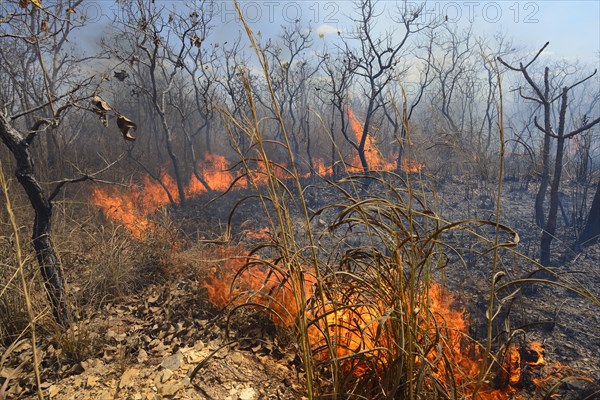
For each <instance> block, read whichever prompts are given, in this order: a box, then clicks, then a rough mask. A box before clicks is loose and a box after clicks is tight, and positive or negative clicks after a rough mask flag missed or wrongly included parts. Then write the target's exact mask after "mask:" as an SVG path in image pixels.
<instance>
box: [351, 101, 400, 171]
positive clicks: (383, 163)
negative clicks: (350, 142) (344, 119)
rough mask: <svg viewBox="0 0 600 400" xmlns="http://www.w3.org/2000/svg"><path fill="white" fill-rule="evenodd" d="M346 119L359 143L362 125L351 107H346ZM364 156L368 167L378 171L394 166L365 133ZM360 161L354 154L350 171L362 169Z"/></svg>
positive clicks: (389, 169) (373, 140)
mask: <svg viewBox="0 0 600 400" xmlns="http://www.w3.org/2000/svg"><path fill="white" fill-rule="evenodd" d="M348 119H349V120H350V127H351V128H352V131H353V132H354V136H355V138H356V142H357V143H359V142H360V140H361V137H362V133H363V128H364V125H363V123H362V122H360V121H359V120H358V118H357V117H356V115H355V114H354V111H352V109H351V108H348ZM364 151H365V158H366V160H367V164H368V165H369V168H371V169H373V170H380V171H391V170H393V169H394V168H395V165H394V163H391V162H389V161H387V160H386V159H385V157H383V155H382V154H381V152H380V151H379V149H378V147H377V144H376V143H375V139H374V138H373V136H371V135H367V137H366V138H365V147H364ZM360 165H361V162H360V157H359V156H358V154H357V155H356V156H354V159H353V160H352V165H351V166H350V167H349V171H350V172H359V171H362V169H361V168H360Z"/></svg>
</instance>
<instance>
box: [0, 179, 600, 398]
mask: <svg viewBox="0 0 600 400" xmlns="http://www.w3.org/2000/svg"><path fill="white" fill-rule="evenodd" d="M455 185H456V183H447V184H445V185H441V186H439V187H438V188H437V190H438V191H439V193H438V195H439V196H440V198H442V199H443V200H442V201H441V206H440V207H441V209H442V213H443V215H444V216H445V217H446V218H447V219H449V220H456V219H460V218H480V219H488V218H490V214H491V213H493V211H494V209H495V206H494V198H495V193H494V187H495V186H494V185H493V184H489V185H487V184H483V183H472V184H471V186H470V187H469V186H468V185H467V187H466V188H465V189H464V191H457V190H453V189H452V188H456V187H457V186H455ZM461 187H464V186H461ZM324 193H325V192H319V191H318V190H317V191H315V192H314V193H312V194H311V193H310V192H308V193H307V196H309V197H310V196H313V197H314V198H315V200H311V201H314V202H317V203H318V202H319V200H318V199H317V198H322V197H324V196H326V194H324ZM232 196H238V198H239V197H240V195H239V194H237V195H235V194H234V195H232ZM533 196H534V191H533V189H532V190H511V187H509V186H507V188H506V190H505V191H504V193H503V199H502V206H503V210H505V211H504V213H503V217H502V222H504V223H506V224H507V225H509V226H512V227H514V229H515V230H517V232H518V233H519V235H520V238H521V240H520V244H519V247H520V249H519V250H520V251H521V252H523V253H525V254H526V255H529V256H531V257H532V258H533V257H535V254H536V251H537V248H536V246H537V242H538V238H539V232H538V229H537V228H536V227H535V225H534V224H533V222H532V221H533V212H532V202H533ZM227 201H231V202H233V203H234V202H235V199H232V200H222V201H221V202H220V203H219V204H218V205H217V204H215V202H213V203H210V204H208V205H207V204H206V201H205V200H203V199H198V200H197V203H192V205H190V206H189V208H188V209H187V210H181V209H179V210H174V211H173V215H175V216H176V219H179V221H180V222H181V223H182V226H183V228H182V229H184V230H187V232H186V234H187V235H188V237H190V236H194V232H192V230H193V227H194V226H196V224H197V223H199V221H201V220H204V224H207V225H211V226H219V224H218V222H222V221H226V220H227V217H228V212H227V210H225V208H223V207H222V204H223V203H224V202H225V203H226V202H227ZM233 203H231V204H233ZM199 204H202V207H199V206H198V205H199ZM226 204H230V203H226ZM253 207H254V208H253ZM257 209H258V206H257V205H256V204H251V205H249V206H248V209H247V210H246V211H244V212H243V213H242V215H241V216H237V217H236V218H237V219H234V224H237V229H238V231H243V230H250V231H252V230H257V227H256V225H252V224H249V223H248V220H250V219H251V218H250V217H249V216H251V215H253V214H255V212H256V210H257ZM248 210H249V211H248ZM327 218H328V216H327V215H326V214H323V215H321V216H320V218H319V219H317V220H315V224H327V223H329V222H330V221H328V220H327ZM323 219H325V221H323ZM205 226H206V225H205ZM190 227H192V228H190ZM196 229H198V228H196ZM196 236H199V233H197V232H196ZM564 237H565V239H564V240H562V241H561V240H556V241H555V242H556V243H555V249H554V260H556V262H557V268H558V271H559V272H560V273H561V274H563V275H564V276H566V277H568V278H569V280H571V281H575V282H578V283H580V284H581V287H582V288H585V290H588V291H589V293H588V294H589V296H590V297H593V296H595V297H596V298H598V296H600V270H599V269H598V266H599V265H600V245H598V244H597V245H592V246H588V247H586V248H583V249H577V251H575V250H573V249H571V248H570V246H569V244H570V243H571V242H572V241H571V240H570V239H569V238H568V234H567V233H565V234H564ZM456 240H460V238H457V239H456ZM203 249H204V247H202V246H195V247H193V248H189V247H188V248H183V249H179V250H178V251H179V252H180V254H175V255H174V256H173V258H172V259H171V263H172V265H170V266H167V267H171V268H170V273H169V274H166V275H168V276H166V277H165V278H164V279H163V280H162V281H159V282H155V283H153V284H151V285H149V286H147V287H145V288H143V289H141V290H139V291H138V292H137V293H135V294H131V295H128V296H124V297H122V298H119V299H115V300H114V301H110V302H107V303H105V304H103V305H102V307H101V308H100V309H98V310H95V311H94V312H87V313H86V314H85V315H86V316H85V318H83V319H81V320H79V321H78V322H77V323H76V324H75V326H74V327H73V328H72V329H71V330H70V331H69V333H68V334H65V335H62V336H61V335H59V334H57V333H56V332H48V331H44V332H39V335H40V336H41V338H40V339H39V340H38V343H39V345H38V349H37V350H38V355H37V357H38V359H40V360H42V362H41V365H40V369H41V376H42V385H41V386H42V389H43V391H44V393H45V395H46V396H48V398H52V399H218V400H220V399H223V400H226V399H232V400H238V399H239V400H249V399H301V398H303V395H304V386H303V374H302V370H301V368H300V363H299V362H298V358H297V354H296V350H295V347H294V340H293V333H292V332H285V330H282V329H281V328H276V327H274V326H273V324H272V321H271V320H269V319H268V318H266V317H264V316H260V315H259V316H256V315H250V314H249V315H246V316H243V318H241V319H238V320H236V321H235V322H232V323H231V324H230V323H229V321H228V320H227V318H226V315H225V314H223V313H220V312H219V311H220V310H218V309H217V308H215V307H214V306H213V305H211V304H210V302H209V301H208V298H207V294H206V289H205V288H204V286H203V282H202V277H203V275H208V274H210V273H211V269H210V266H209V265H206V264H205V263H203V262H202V259H203V258H204V255H205V253H203V251H205V250H203ZM482 262H483V259H474V260H473V261H472V263H471V262H470V261H469V260H466V262H465V263H464V264H461V266H460V267H457V268H455V269H454V270H452V271H450V272H449V273H446V274H445V275H444V279H445V280H446V285H447V286H448V287H449V289H450V290H452V291H453V292H455V293H458V299H459V302H460V303H461V304H459V306H461V307H463V308H464V309H465V310H466V311H467V312H468V314H469V316H470V320H471V324H472V325H471V332H470V333H471V334H472V335H474V336H475V337H482V332H481V329H482V328H481V327H482V326H483V322H484V318H485V313H484V310H485V304H484V303H483V300H482V296H483V295H485V291H486V287H489V285H488V282H487V280H486V279H488V278H487V277H488V276H489V274H488V273H487V272H488V271H487V270H486V268H487V265H486V264H485V263H482ZM203 268H204V269H203ZM503 271H505V273H506V274H507V275H509V276H508V278H510V279H518V278H519V277H524V276H526V275H527V274H528V273H529V272H530V271H531V267H530V266H529V265H527V263H525V262H524V261H523V259H521V258H514V261H513V262H512V263H508V264H505V265H503ZM508 278H507V279H508ZM583 294H584V295H585V294H586V293H583ZM506 307H510V309H511V310H512V311H511V312H512V318H511V321H512V322H511V323H512V324H513V326H512V330H513V331H514V330H516V329H517V328H522V329H523V330H522V333H520V334H518V339H519V340H520V341H522V342H523V343H528V342H532V341H539V342H541V343H542V344H543V348H544V352H545V354H544V357H545V360H546V365H545V366H544V367H543V368H541V369H540V368H538V369H536V370H535V371H532V372H531V375H530V377H529V379H533V378H544V377H548V378H551V377H562V376H566V375H571V376H574V377H576V379H571V378H569V379H567V380H566V381H565V383H564V384H563V385H562V386H561V389H560V391H559V394H558V395H557V397H553V398H562V399H572V400H575V399H578V398H581V399H583V398H586V397H585V396H591V397H587V398H588V399H593V398H598V397H593V396H594V395H593V394H591V393H592V389H590V388H591V387H594V385H596V386H595V387H596V388H598V387H600V351H598V349H600V336H599V335H598V333H597V328H595V327H598V326H600V314H599V313H598V305H597V304H594V302H593V301H590V300H589V299H586V298H585V296H582V295H581V294H577V293H574V292H573V291H572V290H569V289H567V288H564V287H559V286H537V287H534V288H532V289H531V290H530V291H529V292H527V293H526V294H524V295H519V296H518V298H517V299H516V300H515V301H509V302H507V303H506ZM503 312H504V311H503ZM3 350H4V351H3V352H4V354H5V355H8V360H7V362H6V363H5V362H4V361H5V360H2V361H3V363H2V364H0V365H4V366H3V367H2V369H1V370H0V382H3V385H2V389H0V398H2V395H1V393H4V394H5V396H6V398H8V399H28V398H35V393H34V391H33V390H34V389H33V388H34V377H33V373H32V369H31V362H30V360H31V359H32V348H31V344H30V341H29V340H28V339H21V340H17V341H16V342H15V344H14V345H13V347H12V348H8V349H3ZM9 350H10V351H9ZM555 381H556V380H555ZM524 385H525V387H524V389H523V393H520V394H519V395H518V396H517V395H515V398H519V399H542V398H543V397H544V391H543V390H541V389H539V388H536V387H534V386H533V385H531V384H529V386H527V382H525V383H524ZM548 385H550V383H548V384H547V385H546V386H545V388H546V389H547V388H548Z"/></svg>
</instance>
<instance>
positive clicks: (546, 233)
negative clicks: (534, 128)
mask: <svg viewBox="0 0 600 400" xmlns="http://www.w3.org/2000/svg"><path fill="white" fill-rule="evenodd" d="M568 93H569V88H567V87H565V88H564V89H563V92H562V95H561V105H560V113H559V117H558V118H559V122H558V138H557V141H556V159H555V161H554V176H553V178H552V186H551V187H550V209H549V210H548V220H547V221H546V226H545V228H544V230H543V232H542V239H541V242H540V263H541V264H542V265H544V266H548V265H550V254H551V252H550V245H551V244H552V239H553V238H554V235H555V234H556V220H557V216H558V189H559V187H560V178H561V175H562V168H563V156H564V145H565V123H566V122H565V119H566V113H567V99H568ZM546 137H548V134H546Z"/></svg>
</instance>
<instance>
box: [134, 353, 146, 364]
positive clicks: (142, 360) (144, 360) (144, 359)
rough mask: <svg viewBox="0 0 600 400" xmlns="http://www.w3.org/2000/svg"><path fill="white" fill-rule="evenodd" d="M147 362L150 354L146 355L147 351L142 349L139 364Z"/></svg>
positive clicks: (138, 357)
mask: <svg viewBox="0 0 600 400" xmlns="http://www.w3.org/2000/svg"><path fill="white" fill-rule="evenodd" d="M146 361H148V353H146V350H144V349H140V351H139V352H138V355H137V362H138V363H140V364H141V363H144V362H146Z"/></svg>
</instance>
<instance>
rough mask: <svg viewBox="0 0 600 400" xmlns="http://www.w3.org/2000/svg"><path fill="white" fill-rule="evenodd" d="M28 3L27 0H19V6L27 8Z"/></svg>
mask: <svg viewBox="0 0 600 400" xmlns="http://www.w3.org/2000/svg"><path fill="white" fill-rule="evenodd" d="M28 5H29V0H19V6H21V8H27V6H28Z"/></svg>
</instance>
